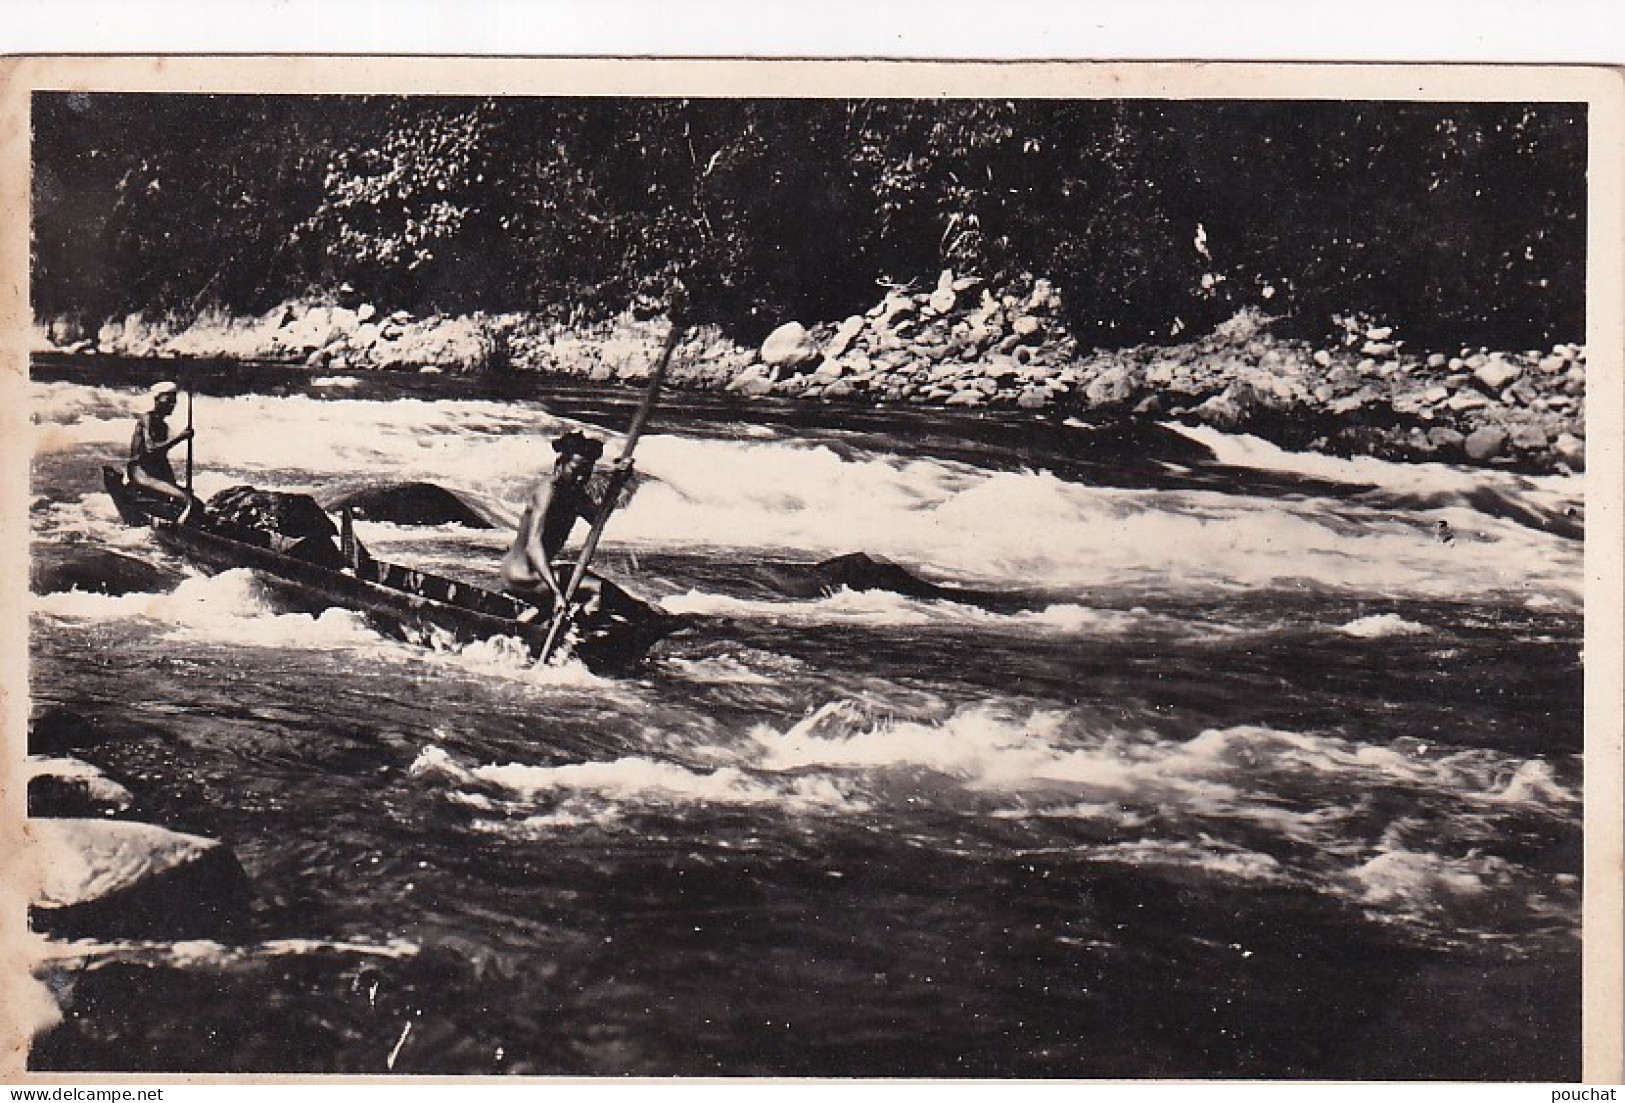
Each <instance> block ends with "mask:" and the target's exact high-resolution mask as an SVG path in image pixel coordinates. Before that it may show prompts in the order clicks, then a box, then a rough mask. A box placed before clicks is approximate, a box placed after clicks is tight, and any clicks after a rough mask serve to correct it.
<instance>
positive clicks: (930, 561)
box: [34, 384, 1583, 604]
mask: <svg viewBox="0 0 1625 1103" xmlns="http://www.w3.org/2000/svg"><path fill="white" fill-rule="evenodd" d="M34 394H35V398H36V405H37V410H36V416H37V418H38V419H39V421H40V422H41V424H39V425H38V426H37V433H36V435H37V437H38V439H37V440H36V442H35V443H36V447H37V448H38V449H40V450H41V451H43V452H51V451H55V450H60V449H63V448H68V447H72V446H75V445H90V444H94V445H97V446H104V447H106V448H108V449H111V450H115V451H114V453H113V454H118V453H121V452H122V449H123V447H124V444H125V442H126V441H127V440H128V436H129V425H130V419H131V418H132V417H133V416H134V413H135V411H136V410H137V409H138V408H139V407H140V405H141V403H142V399H141V395H140V394H139V393H137V392H135V391H121V390H112V389H107V388H95V387H89V388H87V387H79V386H71V385H64V384H47V385H43V386H40V387H36V389H35V392H34ZM197 413H198V416H199V419H200V421H199V424H200V426H201V429H200V434H199V438H198V449H199V454H200V456H201V457H204V458H205V459H206V462H204V463H202V464H200V465H199V468H198V479H199V482H198V486H199V489H200V491H202V492H204V493H206V494H207V493H213V492H214V491H216V490H218V489H221V488H222V487H224V486H226V485H230V484H231V483H233V482H244V481H247V482H257V483H260V484H261V485H276V486H279V487H282V488H284V489H294V486H292V485H290V484H299V486H300V487H302V488H304V489H309V490H312V491H314V492H316V493H317V494H318V495H320V493H321V491H322V489H323V484H327V483H331V482H332V481H333V479H334V478H335V477H337V476H351V475H353V474H354V473H355V472H357V471H365V472H368V473H369V475H371V476H373V477H376V478H379V479H383V480H411V479H422V480H428V481H434V480H437V479H439V478H441V477H442V473H444V472H447V471H456V472H457V473H458V474H457V477H458V480H459V481H460V482H463V483H466V484H468V485H470V486H478V487H480V488H481V490H482V492H483V493H485V494H487V495H489V496H491V497H493V498H497V499H502V500H506V501H512V500H516V499H518V498H520V497H522V496H523V494H524V493H525V491H526V489H527V488H528V486H529V485H530V484H531V483H532V482H533V481H534V480H535V479H536V478H537V477H538V476H539V475H540V474H541V473H542V472H543V471H544V470H546V469H547V468H548V466H549V465H550V464H551V454H550V452H549V451H548V449H547V448H546V447H545V445H544V444H542V443H541V442H544V441H546V440H547V439H549V438H550V437H551V436H552V435H553V434H555V433H556V432H558V431H559V430H561V429H563V428H566V427H570V426H572V425H573V423H572V422H569V421H567V420H564V419H561V418H558V417H555V416H553V415H551V414H549V413H548V412H547V411H546V410H545V409H544V408H543V407H542V406H541V405H540V404H538V403H529V402H503V403H498V402H487V401H458V400H439V401H432V402H431V401H420V400H416V399H398V400H393V401H370V400H360V399H353V398H348V397H344V398H324V399H316V398H311V397H308V396H303V395H291V396H282V397H269V396H240V397H231V398H222V397H204V398H198V399H197ZM594 432H595V435H599V436H602V435H603V434H602V433H601V432H599V431H596V430H595V431H594ZM1191 432H1197V433H1200V431H1198V430H1191ZM291 440H297V441H298V442H299V449H298V452H297V456H294V455H293V454H291V453H290V452H289V449H288V442H289V441H291ZM1227 441H1228V443H1227ZM1213 443H1215V444H1216V445H1221V446H1223V447H1225V448H1229V449H1230V452H1227V453H1226V456H1227V458H1229V459H1231V460H1233V461H1239V460H1242V459H1246V458H1248V456H1250V457H1251V459H1252V461H1253V462H1254V464H1255V465H1259V464H1262V465H1264V466H1270V465H1271V464H1273V465H1274V466H1275V467H1276V468H1280V467H1282V465H1286V466H1287V467H1288V468H1289V469H1299V468H1302V469H1303V470H1304V473H1307V474H1315V475H1316V476H1317V477H1321V478H1326V477H1331V476H1335V477H1336V481H1341V482H1344V483H1345V484H1348V485H1349V486H1350V487H1351V491H1350V495H1351V496H1345V497H1339V498H1336V499H1324V498H1316V497H1313V496H1309V495H1305V496H1302V497H1288V498H1282V497H1275V496H1271V497H1268V498H1253V497H1249V496H1247V495H1246V494H1243V493H1223V492H1218V491H1202V490H1189V489H1187V490H1169V489H1150V490H1144V489H1114V488H1105V487H1096V486H1085V485H1080V484H1077V483H1069V482H1066V481H1064V480H1061V479H1058V478H1056V477H1055V476H1053V475H1051V474H1049V473H1047V472H1041V471H1036V472H1035V471H1025V472H1021V471H1016V472H990V471H985V470H981V469H978V468H974V467H971V466H968V465H965V464H960V463H953V462H946V461H931V460H905V459H902V458H899V457H895V456H885V455H866V454H864V453H861V452H856V451H852V450H846V449H842V450H837V449H835V448H833V447H830V446H826V445H822V444H809V443H807V442H805V441H794V440H782V439H779V440H774V439H748V440H740V439H729V440H716V439H691V438H683V437H678V436H672V435H663V434H658V433H657V434H654V435H651V436H649V437H646V438H644V441H643V443H642V446H641V448H640V451H639V456H638V463H639V467H640V468H641V469H642V470H644V471H645V472H647V473H648V474H650V475H651V476H653V478H652V479H651V480H650V481H649V482H648V483H646V484H645V485H644V486H643V488H642V489H641V490H640V492H639V493H638V494H637V495H636V496H635V497H634V498H633V500H632V502H631V503H630V504H629V505H628V506H626V507H625V508H624V509H622V510H620V511H618V512H617V513H616V515H615V527H614V532H613V539H614V540H615V541H616V542H617V543H618V544H624V545H626V546H629V547H632V548H643V547H658V548H662V549H674V548H691V549H704V550H706V551H715V550H716V549H736V550H738V551H740V552H743V553H747V554H749V553H758V554H759V553H763V552H766V551H772V552H774V553H776V554H779V553H785V552H789V553H793V554H796V555H806V556H808V557H810V558H812V559H817V558H822V557H825V556H828V555H833V554H838V553H841V552H844V551H847V550H850V548H851V547H852V546H854V545H857V546H861V547H863V548H865V549H867V550H869V551H870V552H871V553H873V554H876V555H880V556H885V557H888V558H891V559H893V560H896V561H898V562H902V563H909V564H915V565H918V566H920V567H922V568H925V569H927V570H928V571H929V572H930V573H931V574H932V575H933V576H936V577H941V578H947V579H954V580H956V581H962V582H966V583H973V584H977V585H994V586H1004V585H1007V584H1008V581H1009V580H1010V579H1012V578H1018V579H1022V580H1024V581H1025V582H1027V583H1029V584H1032V585H1041V586H1044V587H1046V588H1050V589H1056V590H1063V591H1066V590H1077V591H1080V592H1081V591H1086V590H1088V589H1090V588H1093V587H1096V586H1115V587H1120V588H1127V587H1135V586H1143V587H1156V588H1158V589H1166V588H1167V586H1168V585H1169V580H1170V579H1177V580H1179V582H1178V585H1179V586H1180V587H1181V588H1183V589H1186V590H1195V589H1204V588H1215V587H1217V588H1237V587H1245V588H1250V589H1256V588H1261V587H1270V586H1287V585H1290V586H1298V585H1302V584H1305V583H1307V584H1310V585H1313V586H1317V587H1323V588H1347V589H1355V590H1359V591H1362V592H1369V593H1376V594H1382V593H1395V594H1418V595H1424V596H1443V595H1449V596H1451V597H1459V596H1461V595H1462V594H1464V593H1467V594H1473V593H1484V592H1499V591H1508V592H1513V591H1515V592H1518V593H1520V594H1522V595H1529V594H1531V593H1544V594H1548V595H1552V596H1554V597H1556V598H1557V599H1559V600H1561V601H1563V602H1565V603H1571V604H1572V603H1575V602H1577V600H1578V595H1579V594H1580V591H1581V589H1582V583H1581V578H1582V570H1581V568H1582V563H1581V549H1580V548H1579V546H1578V543H1579V542H1578V541H1574V540H1568V539H1563V538H1561V537H1556V536H1550V535H1548V534H1546V533H1544V532H1541V531H1537V530H1536V529H1532V528H1530V527H1528V525H1527V524H1525V523H1520V522H1519V521H1518V520H1516V519H1508V518H1517V517H1519V516H1520V515H1523V514H1528V515H1532V516H1535V517H1537V518H1538V517H1563V516H1566V515H1567V512H1568V511H1570V510H1572V509H1577V508H1578V507H1579V506H1580V505H1583V496H1582V494H1581V488H1582V487H1583V483H1582V482H1581V481H1579V480H1578V479H1574V478H1570V479H1558V478H1555V477H1554V478H1551V479H1545V480H1541V479H1528V478H1522V477H1516V476H1510V475H1508V474H1507V473H1504V472H1485V471H1469V470H1465V469H1455V468H1446V467H1443V466H1442V465H1392V464H1384V463H1383V462H1382V461H1368V462H1367V461H1334V460H1330V459H1329V458H1327V457H1311V458H1302V457H1291V456H1290V455H1288V454H1285V453H1280V452H1279V450H1276V451H1274V452H1265V451H1259V448H1260V447H1262V446H1255V445H1251V444H1247V445H1245V447H1246V448H1250V449H1253V451H1252V452H1250V453H1248V455H1247V456H1243V455H1237V454H1234V449H1235V448H1236V447H1241V446H1238V445H1235V443H1234V440H1233V438H1225V439H1222V440H1221V439H1217V438H1216V439H1215V441H1214V442H1213ZM1222 450H1223V449H1222V448H1221V451H1222ZM294 461H296V462H297V465H298V467H297V470H295V469H292V468H290V462H294ZM1266 461H1267V462H1266ZM1328 463H1329V464H1334V465H1335V464H1339V463H1341V464H1355V465H1356V466H1354V467H1348V468H1343V469H1337V470H1333V471H1332V472H1331V475H1330V476H1329V475H1328V470H1327V469H1326V468H1325V467H1324V465H1325V464H1328ZM1338 471H1340V472H1341V474H1340V475H1338ZM1356 485H1377V486H1380V487H1383V488H1385V491H1384V492H1385V493H1386V494H1387V495H1388V497H1387V498H1385V499H1384V500H1382V501H1372V502H1369V503H1367V502H1362V501H1360V500H1358V499H1357V498H1355V497H1352V495H1353V490H1352V488H1353V487H1354V486H1356ZM1395 495H1408V496H1409V497H1404V498H1397V497H1395ZM1486 495H1488V497H1489V498H1490V499H1493V501H1494V503H1495V505H1494V508H1492V509H1489V510H1488V511H1487V512H1486V511H1485V510H1480V509H1478V508H1476V507H1475V506H1473V504H1472V503H1473V502H1476V501H1479V500H1480V499H1483V498H1485V496H1486ZM1412 499H1414V500H1415V502H1416V503H1417V504H1416V505H1415V506H1414V507H1406V508H1396V507H1395V502H1403V501H1411V500H1412ZM1440 520H1445V521H1447V523H1448V524H1449V525H1450V526H1451V527H1452V529H1453V531H1454V533H1455V537H1454V540H1453V542H1452V543H1448V544H1447V543H1445V542H1442V541H1440V540H1439V539H1437V537H1436V531H1435V525H1436V523H1437V522H1438V521H1440Z"/></svg>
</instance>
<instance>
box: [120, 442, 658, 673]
mask: <svg viewBox="0 0 1625 1103" xmlns="http://www.w3.org/2000/svg"><path fill="white" fill-rule="evenodd" d="M103 479H104V482H105V484H106V487H107V492H108V494H109V495H110V496H111V497H112V499H113V502H114V505H115V507H116V508H117V509H118V512H119V516H120V517H121V518H122V519H123V520H124V521H125V522H126V523H127V524H132V525H147V526H148V527H150V528H151V529H152V532H153V535H154V537H155V538H156V539H157V540H158V542H159V543H160V544H161V545H162V546H163V547H164V548H166V549H167V550H169V551H170V552H172V553H174V554H175V555H177V556H179V557H181V558H183V559H185V560H187V561H188V562H190V563H193V564H195V565H196V566H197V567H199V568H201V569H202V570H205V571H208V572H210V573H218V572H221V571H227V570H233V569H236V568H245V569H248V570H251V571H254V572H255V573H256V574H257V575H258V576H259V577H260V579H261V581H262V582H263V583H264V584H265V586H266V587H267V589H269V590H270V591H271V592H272V593H273V594H274V595H276V597H277V598H278V599H279V601H280V602H281V603H282V604H284V605H285V606H287V607H288V608H289V609H291V610H294V611H299V612H309V613H319V612H320V611H322V610H323V609H329V608H335V607H337V608H342V609H350V610H354V611H355V612H359V613H361V614H363V615H364V616H366V617H367V619H368V621H369V622H370V623H372V624H374V625H375V626H376V627H377V628H379V629H380V630H382V631H385V632H387V633H389V634H390V635H393V636H396V637H398V638H401V639H405V640H408V641H410V642H413V643H422V644H426V645H432V644H434V643H436V642H446V641H451V642H456V643H472V642H475V641H479V640H487V639H493V638H497V637H506V638H509V639H515V640H519V641H521V642H522V643H523V644H524V645H525V647H526V648H527V649H528V650H529V651H530V652H531V653H532V654H533V655H534V654H539V653H540V651H541V648H542V645H543V641H544V640H545V639H546V636H547V629H548V625H549V622H550V620H551V615H552V614H551V610H550V609H548V608H546V607H545V606H542V605H538V604H535V603H532V602H529V601H526V600H523V599H521V598H517V597H514V596H511V595H509V594H505V593H499V592H496V591H492V590H485V589H482V588H480V587H477V586H472V585H469V584H467V583H462V582H457V581H455V580H453V579H448V578H444V577H442V576H440V575H435V574H431V573H429V572H426V571H418V570H414V569H412V568H409V567H403V566H401V565H399V564H394V563H386V562H383V561H380V560H374V559H370V558H369V559H367V560H365V561H364V562H362V563H359V564H357V565H356V566H355V567H352V568H346V569H344V570H334V569H332V568H330V567H326V566H322V565H320V564H316V563H312V562H307V561H305V560H302V559H298V558H295V557H293V556H290V555H285V554H283V553H281V552H279V551H276V550H274V549H272V548H269V547H263V546H258V545H257V544H256V543H254V542H252V541H253V539H254V536H253V534H251V533H248V532H244V531H234V528H235V527H234V526H228V525H221V524H219V523H218V522H215V521H206V522H204V523H202V524H196V525H180V524H178V523H177V522H176V521H175V520H173V519H172V517H171V516H165V515H164V514H165V513H166V512H171V511H169V510H167V509H166V506H167V505H168V503H149V502H147V501H146V500H145V499H143V498H140V497H138V496H137V495H135V494H134V493H132V492H131V490H130V488H129V487H128V486H127V485H126V484H125V481H124V478H123V476H122V474H121V473H120V472H118V471H117V470H115V469H113V468H110V467H108V468H103ZM175 512H178V511H175ZM596 584H597V585H596V588H597V597H596V600H595V601H594V602H593V603H592V605H591V607H590V608H588V609H587V610H585V611H584V612H583V613H582V614H581V615H580V616H578V618H577V626H578V627H577V630H576V636H577V639H576V642H575V647H574V649H573V652H572V653H573V654H574V655H575V656H576V657H578V658H580V659H581V661H582V662H583V663H585V664H586V665H587V666H588V667H589V668H590V669H592V670H594V671H598V672H603V673H613V672H616V671H623V670H626V669H628V668H630V667H632V666H635V665H636V664H638V663H639V662H641V661H642V660H643V659H644V658H645V656H646V655H647V654H648V651H649V649H650V648H651V647H653V646H654V645H655V644H656V643H658V642H659V641H660V640H661V639H663V638H665V637H666V636H668V635H670V634H671V633H672V632H674V631H677V630H678V629H680V628H681V627H682V626H683V624H684V623H685V621H684V618H681V617H675V616H672V615H670V614H667V613H663V612H661V611H659V610H657V609H655V608H653V607H651V606H649V605H648V604H646V603H644V602H642V601H640V600H638V599H637V598H635V597H633V596H632V595H631V594H629V593H627V592H626V591H625V590H623V589H621V588H620V587H619V586H616V585H615V584H614V583H612V582H610V581H608V580H607V579H603V578H597V579H596Z"/></svg>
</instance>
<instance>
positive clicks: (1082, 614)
mask: <svg viewBox="0 0 1625 1103" xmlns="http://www.w3.org/2000/svg"><path fill="white" fill-rule="evenodd" d="M660 604H661V607H662V608H664V609H665V610H666V612H668V613H674V614H679V615H684V614H686V615H699V616H713V617H735V618H740V619H754V620H772V621H776V622H779V623H794V624H821V623H829V622H835V623H845V624H863V625H870V626H875V627H894V628H895V627H910V626H919V625H931V624H937V625H947V624H974V625H979V626H984V627H997V626H999V625H1008V626H1010V627H1019V626H1025V627H1029V628H1033V627H1036V628H1041V629H1046V630H1049V631H1057V632H1067V633H1078V632H1094V633H1103V632H1114V633H1116V632H1127V631H1130V630H1134V629H1144V628H1145V627H1146V621H1147V620H1148V619H1150V617H1149V614H1144V613H1141V614H1138V615H1136V614H1132V613H1120V612H1116V611H1113V610H1105V609H1091V608H1088V607H1087V606H1084V605H1078V604H1076V603H1072V602H1061V603H1058V604H1054V605H1047V606H1045V607H1044V608H1042V609H1038V610H1030V611H1022V612H1017V613H995V612H990V611H988V610H986V609H982V608H979V607H978V606H975V605H969V604H966V603H963V602H957V601H950V600H946V599H926V598H914V597H907V596H905V595H903V594H898V593H894V592H891V591H889V590H851V589H848V588H846V587H844V586H843V587H841V588H840V589H838V590H836V591H835V592H833V593H831V594H828V595H826V596H824V597H820V598H812V599H808V600H800V601H792V600H788V599H786V600H779V601H767V600H761V599H754V598H737V597H729V596H727V595H723V594H712V593H703V592H701V591H698V590H690V591H688V592H687V593H684V594H671V595H668V596H666V597H664V598H661V599H660Z"/></svg>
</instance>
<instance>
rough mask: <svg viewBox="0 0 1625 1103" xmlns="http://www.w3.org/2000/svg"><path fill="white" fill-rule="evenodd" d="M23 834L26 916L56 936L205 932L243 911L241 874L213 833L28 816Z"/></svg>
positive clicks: (221, 928)
mask: <svg viewBox="0 0 1625 1103" xmlns="http://www.w3.org/2000/svg"><path fill="white" fill-rule="evenodd" d="M24 832H25V836H26V838H27V839H28V843H29V846H28V852H29V856H30V857H31V858H32V859H33V866H34V870H35V877H34V878H33V886H32V891H31V893H30V895H29V917H30V921H31V923H32V925H33V926H34V927H35V928H36V929H38V930H42V931H45V932H46V933H49V934H51V935H54V936H56V937H59V938H103V939H106V938H163V939H179V938H205V937H213V936H216V935H220V934H223V933H226V932H229V931H230V930H231V929H232V928H233V927H234V926H236V925H237V924H238V923H239V922H240V921H241V920H242V918H243V917H244V916H245V915H246V913H247V909H248V905H249V901H250V898H251V890H250V888H249V884H248V878H247V876H246V875H245V874H244V873H243V869H242V866H240V865H239V864H238V863H237V858H236V856H235V855H233V854H232V852H231V850H230V849H229V848H227V847H226V846H224V845H223V844H221V843H219V842H217V841H216V840H214V839H206V838H203V837H201V836H198V835H186V834H182V833H181V832H178V831H170V830H168V829H167V828H162V827H157V826H155V825H153V824H148V823H128V822H124V821H120V820H97V819H39V820H30V821H28V823H27V824H26V826H25V828H24Z"/></svg>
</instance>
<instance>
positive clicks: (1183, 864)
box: [1089, 839, 1289, 881]
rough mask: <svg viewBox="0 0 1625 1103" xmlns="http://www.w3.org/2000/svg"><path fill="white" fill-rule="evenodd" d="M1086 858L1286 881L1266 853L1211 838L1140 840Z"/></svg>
mask: <svg viewBox="0 0 1625 1103" xmlns="http://www.w3.org/2000/svg"><path fill="white" fill-rule="evenodd" d="M1089 857H1091V858H1093V859H1095V860H1097V861H1108V862H1123V863H1125V864H1128V865H1135V866H1169V867H1174V868H1179V869H1198V870H1202V871H1203V872H1206V873H1217V874H1220V875H1222V876H1224V877H1228V878H1231V879H1234V880H1239V881H1283V880H1288V879H1289V878H1288V877H1287V876H1286V870H1284V869H1283V868H1282V866H1281V863H1280V862H1278V861H1276V860H1275V859H1274V858H1272V857H1270V856H1269V855H1268V854H1259V853H1256V852H1254V851H1250V850H1240V849H1237V848H1234V847H1229V846H1227V845H1225V844H1223V843H1219V842H1216V841H1214V840H1211V839H1209V840H1204V841H1203V842H1201V843H1193V842H1189V841H1185V840H1169V839H1141V840H1137V841H1135V842H1131V843H1119V844H1117V845H1114V846H1103V847H1092V848H1090V850H1089Z"/></svg>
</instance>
